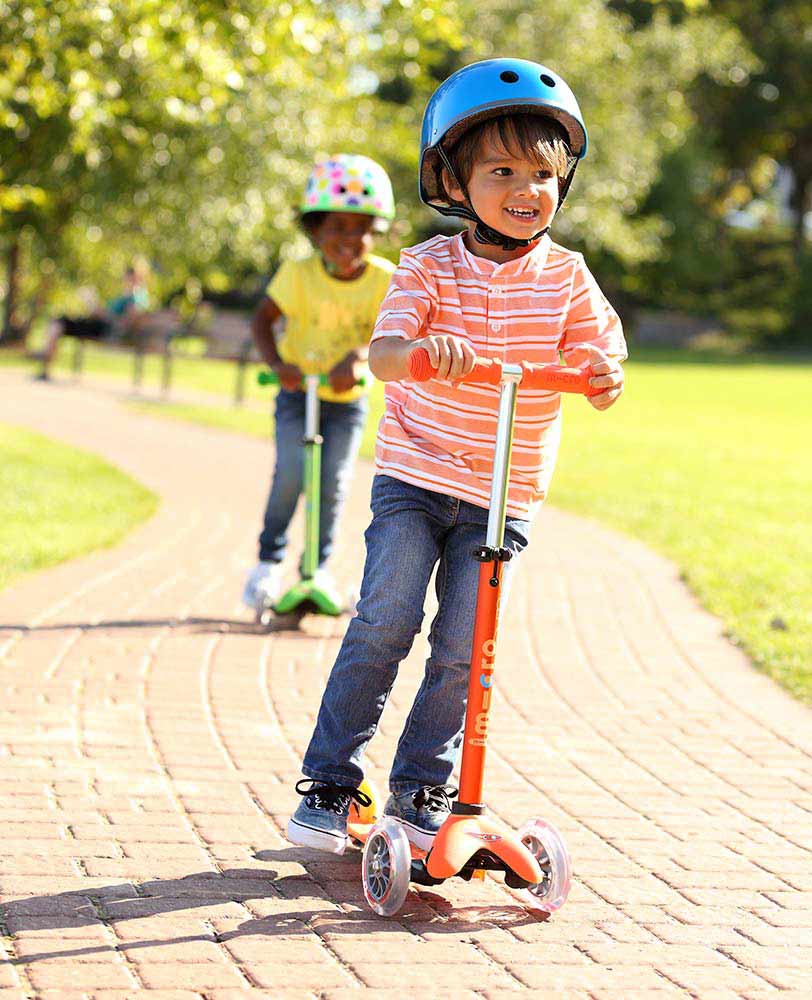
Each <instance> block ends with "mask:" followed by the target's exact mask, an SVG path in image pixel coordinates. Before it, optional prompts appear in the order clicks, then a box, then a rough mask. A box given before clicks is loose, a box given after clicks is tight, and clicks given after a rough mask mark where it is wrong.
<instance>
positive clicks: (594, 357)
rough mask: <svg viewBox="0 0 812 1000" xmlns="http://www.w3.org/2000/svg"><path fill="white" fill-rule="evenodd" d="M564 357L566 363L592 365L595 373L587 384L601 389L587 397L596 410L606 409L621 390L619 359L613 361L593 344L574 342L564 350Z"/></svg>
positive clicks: (621, 370) (621, 372)
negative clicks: (596, 393)
mask: <svg viewBox="0 0 812 1000" xmlns="http://www.w3.org/2000/svg"><path fill="white" fill-rule="evenodd" d="M564 359H565V360H566V362H567V364H568V365H576V366H579V367H580V366H581V365H584V364H589V365H592V370H593V372H594V373H595V374H594V376H593V377H592V378H591V379H590V380H589V384H590V385H591V386H593V388H595V389H603V392H600V393H598V395H596V396H587V399H588V400H589V402H590V403H591V404H592V406H594V407H595V409H596V410H608V409H609V407H610V406H611V405H612V404H613V403H614V402H616V400H617V399H618V398H619V396H620V394H621V393H622V392H623V379H624V376H623V369H622V368H621V366H620V362H619V361H614V360H613V359H612V358H609V357H607V355H606V354H604V352H603V351H602V350H601V349H600V347H596V346H595V345H594V344H574V345H573V346H572V347H571V348H569V349H568V350H566V351H564Z"/></svg>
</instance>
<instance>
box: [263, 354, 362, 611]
mask: <svg viewBox="0 0 812 1000" xmlns="http://www.w3.org/2000/svg"><path fill="white" fill-rule="evenodd" d="M257 381H258V382H259V384H260V385H277V386H278V385H279V377H278V376H277V375H276V373H275V372H271V371H261V372H259V374H258V375H257ZM303 382H304V387H305V430H304V438H303V439H302V444H303V445H304V477H303V478H304V483H303V485H304V495H305V543H304V555H303V556H302V564H301V579H300V580H299V582H298V583H295V584H294V585H293V586H292V587H291V588H290V590H287V591H285V593H284V594H283V595H282V596H281V597H280V598H279V600H278V601H277V602H276V603H275V604H273V605H271V606H268V605H266V604H265V602H264V601H263V602H261V604H258V605H257V609H256V612H257V621H258V622H260V623H261V624H263V625H267V624H268V623H269V622H270V620H271V616H272V615H274V614H276V615H294V614H304V613H305V612H307V611H312V612H314V613H315V614H318V615H330V616H332V617H336V616H338V615H341V614H344V612H345V611H347V610H348V606H347V602H345V601H343V600H342V599H341V595H340V594H339V593H338V592H337V590H336V588H335V587H325V586H323V585H320V583H319V581H318V580H317V576H316V570H317V569H318V559H319V508H320V499H321V445H322V436H321V434H319V415H320V411H321V405H320V400H319V386H323V385H329V384H330V381H329V378H328V377H327V376H326V375H305V376H304V378H303ZM365 384H366V380H365V379H361V381H360V382H359V385H365ZM354 603H355V601H354V600H352V599H351V600H350V602H349V604H350V605H354Z"/></svg>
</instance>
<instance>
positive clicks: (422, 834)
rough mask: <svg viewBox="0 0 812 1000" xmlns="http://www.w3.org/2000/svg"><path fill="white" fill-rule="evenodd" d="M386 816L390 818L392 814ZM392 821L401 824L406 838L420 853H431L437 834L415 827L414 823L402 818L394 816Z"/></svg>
mask: <svg viewBox="0 0 812 1000" xmlns="http://www.w3.org/2000/svg"><path fill="white" fill-rule="evenodd" d="M384 815H386V816H390V815H391V813H385V814H384ZM392 819H396V820H397V821H398V823H400V825H401V826H402V827H403V829H404V831H405V833H406V836H407V837H408V838H409V843H410V844H414V846H415V847H416V848H417V849H418V850H419V851H430V850H431V849H432V847H433V846H434V837H435V834H433V833H428V832H427V831H426V830H424V829H423V828H422V827H420V826H415V825H414V823H409V822H407V821H406V820H405V819H401V818H400V816H392Z"/></svg>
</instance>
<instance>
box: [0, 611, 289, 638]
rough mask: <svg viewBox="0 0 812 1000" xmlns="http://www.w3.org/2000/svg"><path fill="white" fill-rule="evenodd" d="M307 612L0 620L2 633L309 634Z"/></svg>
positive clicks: (0, 635)
mask: <svg viewBox="0 0 812 1000" xmlns="http://www.w3.org/2000/svg"><path fill="white" fill-rule="evenodd" d="M305 618H307V615H306V614H290V615H281V616H279V617H277V618H273V619H272V620H271V621H270V622H269V623H268V624H267V625H261V624H260V623H259V622H251V621H245V620H244V619H239V618H222V617H221V618H129V619H128V618H124V619H110V620H105V621H98V622H55V623H53V624H50V625H23V624H19V625H18V624H15V623H13V622H0V637H2V636H3V634H4V633H12V632H22V633H25V634H30V635H35V634H37V633H39V632H71V631H73V630H74V629H81V630H82V631H83V632H106V631H112V630H115V629H122V630H125V629H157V628H167V627H168V628H172V629H178V630H185V631H188V632H192V633H210V632H229V633H232V634H234V635H267V634H268V633H269V632H299V633H301V634H302V635H304V636H307V634H308V633H307V632H306V631H305V630H304V629H303V627H302V623H303V621H304V620H305Z"/></svg>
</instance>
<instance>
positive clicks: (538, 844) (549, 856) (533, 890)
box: [518, 819, 572, 913]
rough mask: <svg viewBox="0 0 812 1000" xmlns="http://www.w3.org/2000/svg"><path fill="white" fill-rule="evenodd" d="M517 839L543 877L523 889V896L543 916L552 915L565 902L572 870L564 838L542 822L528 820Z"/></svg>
mask: <svg viewBox="0 0 812 1000" xmlns="http://www.w3.org/2000/svg"><path fill="white" fill-rule="evenodd" d="M518 836H519V840H521V842H522V843H523V844H524V846H525V847H526V848H527V849H528V850H529V851H530V853H531V854H532V855H533V856H534V857H535V859H536V861H538V863H539V867H540V868H541V871H542V874H543V876H544V877H543V878H542V880H541V882H539V883H538V884H537V885H531V886H528V887H527V888H526V889H523V890H522V897H523V898H524V899H525V901H526V902H527V903H529V904H530V905H531V906H532V907H533V908H534V909H536V910H540V911H541V912H542V913H554V912H555V911H556V910H558V909H560V908H561V907H562V906H563V905H564V903H565V902H566V900H567V896H568V895H569V891H570V880H571V876H572V867H571V864H570V855H569V851H568V850H567V845H566V844H565V843H564V838H563V837H562V836H561V834H560V833H559V832H558V830H557V829H556V828H555V827H554V826H553V825H552V823H548V822H547V821H546V820H543V819H531V820H528V821H527V823H525V825H524V826H523V827H522V828H521V830H519V834H518Z"/></svg>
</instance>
